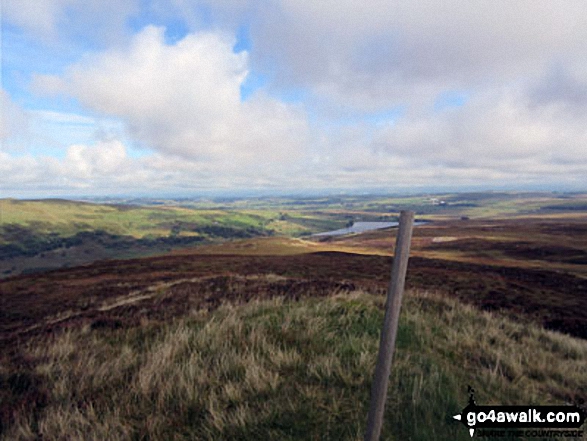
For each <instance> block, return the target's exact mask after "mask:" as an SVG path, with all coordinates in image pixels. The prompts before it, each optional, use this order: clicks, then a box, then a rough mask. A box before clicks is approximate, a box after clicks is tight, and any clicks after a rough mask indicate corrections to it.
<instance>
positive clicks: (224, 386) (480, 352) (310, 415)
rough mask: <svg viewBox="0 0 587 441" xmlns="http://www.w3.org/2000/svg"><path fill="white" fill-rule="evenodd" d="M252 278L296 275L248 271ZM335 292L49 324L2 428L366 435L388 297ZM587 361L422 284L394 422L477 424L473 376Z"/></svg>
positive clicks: (566, 374) (529, 381) (484, 380)
mask: <svg viewBox="0 0 587 441" xmlns="http://www.w3.org/2000/svg"><path fill="white" fill-rule="evenodd" d="M248 282H250V283H249V285H248V288H249V290H254V289H256V288H255V287H256V286H258V287H261V286H265V287H267V286H284V284H285V285H287V279H284V278H281V277H278V276H259V277H256V278H255V277H252V278H249V279H247V280H244V279H238V278H237V279H235V280H234V281H233V283H235V284H237V285H238V284H240V285H241V288H243V287H244V286H246V285H247V283H248ZM184 285H185V284H182V283H179V284H177V285H170V286H168V287H167V288H165V287H159V288H157V289H156V290H154V292H156V295H158V296H166V295H168V294H169V292H170V291H172V290H175V291H176V293H179V292H180V291H181V290H182V289H183V290H185V289H186V288H185V287H184ZM203 286H207V288H208V289H213V285H211V284H204V285H203ZM325 288H326V287H325ZM238 291H239V292H246V291H247V290H246V289H244V290H238ZM302 292H305V293H306V294H308V293H307V291H305V290H299V294H300V295H302V294H301V293H302ZM286 293H287V290H286ZM274 294H277V291H275V293H274ZM192 295H195V293H194V292H193V291H192ZM320 295H324V296H325V297H322V298H320V297H306V296H303V298H302V299H301V300H297V301H296V300H293V298H295V297H297V296H293V298H292V296H288V295H285V298H284V297H283V296H280V297H275V298H273V299H272V300H261V301H257V300H254V301H251V302H249V303H247V304H244V305H243V304H241V301H242V300H243V299H238V298H236V299H230V298H229V299H228V300H226V301H223V302H222V305H221V306H220V307H219V308H218V309H214V310H213V311H212V312H207V311H206V308H205V309H204V310H202V309H201V308H199V307H197V306H194V305H193V304H192V306H191V307H190V308H184V310H183V311H182V312H179V311H178V310H175V311H174V312H175V315H174V316H173V318H172V319H171V317H169V314H172V313H169V312H168V315H167V319H165V320H161V319H160V317H159V318H157V317H156V316H153V317H150V315H149V314H148V313H147V314H146V315H141V318H140V320H139V321H136V322H134V323H132V324H131V323H129V322H123V321H120V319H119V321H116V320H110V321H108V320H94V321H93V322H86V323H85V324H81V323H79V324H78V325H76V326H70V327H68V328H67V329H63V330H61V331H59V332H56V333H51V334H48V335H38V336H36V337H35V338H33V339H31V340H30V341H28V343H26V344H25V345H21V347H20V350H19V352H18V354H15V356H14V357H13V358H12V360H11V363H8V364H7V363H3V364H2V366H3V368H2V371H1V372H0V378H1V383H2V386H3V387H2V388H0V390H1V391H3V392H1V393H2V400H1V402H2V403H3V405H2V409H1V410H2V413H1V416H2V424H3V425H2V427H1V428H0V433H2V437H1V439H6V440H9V439H10V440H19V439H22V440H25V439H35V438H37V437H38V436H42V437H43V439H71V438H79V439H96V440H98V439H109V440H126V439H178V440H179V439H186V440H187V439H195V440H212V439H226V440H237V439H238V440H247V439H250V440H257V439H270V440H283V439H289V440H296V439H300V440H301V439H304V440H305V439H331V440H345V439H348V440H359V439H362V434H363V431H364V424H365V419H366V412H367V406H368V399H369V390H370V382H371V376H372V373H373V369H374V363H375V358H376V351H377V345H378V336H379V329H380V326H381V322H382V315H383V311H382V306H383V303H382V302H383V297H382V296H374V295H371V294H368V293H365V292H363V291H353V290H349V289H348V287H338V289H336V290H335V289H332V288H326V290H325V291H323V292H321V293H320ZM288 298H289V299H288ZM129 301H130V300H129ZM235 301H236V303H234V302H235ZM116 308H124V305H122V304H118V305H112V310H115V309H116ZM125 316H126V314H125ZM561 360H564V363H563V362H561ZM16 363H20V364H19V365H18V366H17V365H15V364H16ZM585 363H587V342H585V341H584V340H580V339H575V338H572V337H568V336H564V335H562V334H558V333H554V332H548V331H545V330H543V329H540V328H539V327H537V326H534V325H523V324H519V323H515V322H513V321H511V320H509V319H506V318H503V317H499V316H496V315H492V314H490V313H486V312H480V311H478V310H477V309H475V308H473V307H469V306H464V305H463V304H461V303H460V302H458V301H455V300H452V299H449V298H447V297H444V296H440V295H438V294H432V293H429V292H426V291H412V292H411V293H409V294H408V295H407V297H406V300H405V304H404V308H403V310H402V318H401V323H400V329H399V337H398V345H397V352H396V358H395V362H394V368H393V374H392V378H391V382H390V384H391V387H390V391H389V401H388V405H387V411H386V417H385V425H384V433H383V437H384V439H394V440H404V439H412V440H434V439H438V440H440V439H442V440H445V439H454V440H466V439H470V438H469V435H468V433H467V432H466V430H464V428H463V427H462V426H461V425H460V424H458V423H456V422H454V421H452V420H451V418H450V416H451V415H453V414H455V413H458V412H460V410H461V409H462V407H464V405H465V403H466V400H467V395H466V387H467V385H471V386H473V387H474V388H475V389H476V391H477V398H478V400H479V401H480V402H483V403H495V404H497V403H499V404H519V403H539V404H547V403H563V402H567V401H571V400H574V401H580V400H584V399H585V398H587V388H586V387H585V385H586V384H587V372H586V371H585V370H584V369H583V367H584V366H585Z"/></svg>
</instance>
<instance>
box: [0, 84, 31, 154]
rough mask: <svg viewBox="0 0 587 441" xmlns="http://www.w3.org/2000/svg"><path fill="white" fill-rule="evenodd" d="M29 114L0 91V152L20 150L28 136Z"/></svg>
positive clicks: (3, 91)
mask: <svg viewBox="0 0 587 441" xmlns="http://www.w3.org/2000/svg"><path fill="white" fill-rule="evenodd" d="M29 119H30V117H29V114H28V112H26V111H25V110H24V109H23V108H22V107H21V106H19V105H18V104H16V103H15V102H14V101H12V99H11V98H10V95H9V94H8V93H7V92H6V91H5V90H4V89H0V151H1V150H20V149H21V146H20V144H21V143H22V141H23V139H25V138H26V137H27V136H28V130H29Z"/></svg>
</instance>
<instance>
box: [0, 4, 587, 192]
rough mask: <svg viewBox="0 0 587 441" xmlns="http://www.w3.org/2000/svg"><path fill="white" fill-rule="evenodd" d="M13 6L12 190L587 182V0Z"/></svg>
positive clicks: (9, 82) (4, 122)
mask: <svg viewBox="0 0 587 441" xmlns="http://www.w3.org/2000/svg"><path fill="white" fill-rule="evenodd" d="M0 1H1V2H2V3H1V5H2V6H1V8H2V9H1V36H2V40H1V43H2V44H1V67H2V70H1V72H2V73H1V86H2V87H1V91H0V106H1V112H2V114H1V118H0V141H1V147H0V197H59V196H63V195H71V196H74V195H84V196H91V195H96V196H99V195H110V196H117V195H143V196H156V195H162V194H165V195H194V196H196V195H198V194H204V193H209V192H219V193H231V192H235V193H236V192H240V193H242V192H247V191H251V192H257V193H263V192H267V193H275V192H284V193H294V192H298V193H303V192H317V191H325V192H326V191H328V192H332V191H355V192H361V191H384V192H385V191H388V192H396V193H397V192H417V191H420V190H425V191H434V190H438V191H441V190H443V189H454V190H459V189H462V190H471V189H478V190H490V189H511V190H531V189H541V190H556V191H581V190H583V191H584V190H587V2H585V1H584V0H566V1H564V2H553V1H552V0H516V1H511V0H467V1H464V0H458V1H457V0H444V1H442V2H439V1H433V0H410V1H408V2H406V1H396V0H364V1H361V2H359V1H356V0H354V1H352V0H336V1H334V0H320V1H315V0H214V1H206V0H168V1H163V0H43V1H42V2H39V1H38V0H0Z"/></svg>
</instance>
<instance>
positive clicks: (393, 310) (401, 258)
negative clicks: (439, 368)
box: [365, 211, 414, 441]
mask: <svg viewBox="0 0 587 441" xmlns="http://www.w3.org/2000/svg"><path fill="white" fill-rule="evenodd" d="M413 223H414V213H413V212H412V211H402V212H401V213H400V218H399V229H398V232H397V239H396V242H395V255H394V258H393V266H392V270H391V282H390V284H389V292H388V293H387V302H386V304H385V318H384V320H383V329H382V330H381V340H380V342H379V355H378V356H377V366H376V367H375V376H374V377H373V386H372V387H371V404H370V406H369V416H368V417H367V431H366V432H365V441H378V440H379V436H380V434H381V426H382V425H383V411H384V410H385V401H386V399H387V385H388V383H389V373H390V371H391V361H392V359H393V351H394V349H395V338H396V336H397V326H398V322H399V312H400V308H401V305H402V296H403V293H404V284H405V281H406V272H407V269H408V257H409V255H410V241H411V239H412V227H413Z"/></svg>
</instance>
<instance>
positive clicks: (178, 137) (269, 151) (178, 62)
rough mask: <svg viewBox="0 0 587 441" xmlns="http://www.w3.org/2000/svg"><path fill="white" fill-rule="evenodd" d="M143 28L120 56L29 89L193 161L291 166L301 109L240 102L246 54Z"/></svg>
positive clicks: (219, 43) (219, 38)
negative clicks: (70, 99) (112, 119)
mask: <svg viewBox="0 0 587 441" xmlns="http://www.w3.org/2000/svg"><path fill="white" fill-rule="evenodd" d="M163 32H164V31H163V29H162V28H157V27H147V28H145V29H144V30H143V31H142V32H141V33H140V34H138V35H137V36H136V37H135V38H134V40H133V42H132V44H131V45H130V47H129V48H128V49H127V50H125V51H119V50H111V51H108V52H104V53H100V54H97V55H94V56H88V57H87V58H85V59H84V60H83V61H82V63H80V64H76V65H73V66H70V67H69V68H68V70H67V73H66V74H65V76H64V77H62V78H59V77H55V76H39V77H37V78H36V81H35V89H36V90H44V91H46V92H48V93H56V92H63V93H66V94H69V95H72V96H74V97H76V98H78V99H79V100H80V101H81V103H83V104H84V105H85V106H87V107H88V108H90V109H93V110H95V111H98V112H102V113H104V114H107V115H114V116H117V117H119V118H121V119H122V120H124V121H125V122H126V123H127V126H128V128H129V131H130V132H131V134H132V135H133V136H134V137H135V138H136V139H138V140H140V141H141V142H143V143H145V144H147V145H149V146H151V147H153V148H155V149H157V150H158V151H160V152H164V153H167V154H174V155H180V156H183V157H185V158H189V159H197V160H200V161H221V160H229V161H230V160H232V161H237V160H239V161H267V160H271V159H276V158H278V157H282V158H283V159H290V160H291V159H296V158H297V157H299V154H300V150H301V149H303V146H304V145H305V143H304V141H305V139H304V137H305V136H307V135H306V132H307V128H306V122H305V116H304V113H303V111H302V110H301V109H299V108H297V107H295V106H289V105H286V104H284V103H280V102H278V101H276V100H274V99H271V98H269V97H268V96H266V95H263V94H262V93H259V94H256V95H253V96H252V97H250V99H248V100H247V101H246V102H241V99H240V86H241V84H242V83H243V81H244V79H245V77H246V75H247V63H248V60H247V53H246V52H241V53H238V54H236V53H234V52H233V51H232V46H233V44H234V41H233V40H232V39H231V38H228V37H227V36H225V35H222V34H218V33H200V34H192V35H188V36H187V37H186V38H184V39H183V40H181V41H179V42H178V43H177V44H175V45H166V44H165V43H164V37H163Z"/></svg>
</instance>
